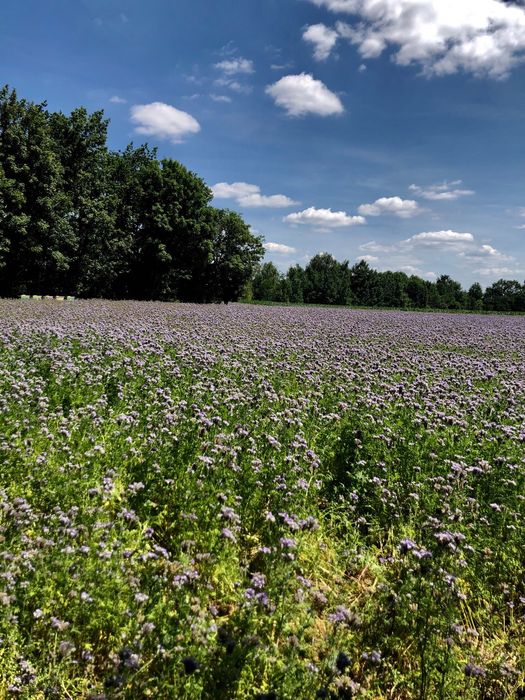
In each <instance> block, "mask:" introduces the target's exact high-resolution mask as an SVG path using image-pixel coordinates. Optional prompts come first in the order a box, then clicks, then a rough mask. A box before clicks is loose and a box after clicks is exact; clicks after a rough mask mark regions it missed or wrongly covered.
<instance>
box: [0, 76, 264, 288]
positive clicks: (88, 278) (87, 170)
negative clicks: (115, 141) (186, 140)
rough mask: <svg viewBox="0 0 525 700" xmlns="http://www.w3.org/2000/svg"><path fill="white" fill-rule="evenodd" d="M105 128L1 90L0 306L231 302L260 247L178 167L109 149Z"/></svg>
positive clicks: (147, 153) (141, 153)
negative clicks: (3, 300)
mask: <svg viewBox="0 0 525 700" xmlns="http://www.w3.org/2000/svg"><path fill="white" fill-rule="evenodd" d="M107 128H108V120H106V119H104V114H103V112H102V111H98V112H94V113H93V114H88V112H87V111H86V110H85V109H84V108H79V109H75V110H74V111H73V112H72V113H71V115H69V116H66V115H64V114H62V113H60V112H58V113H57V112H50V111H48V110H47V108H46V104H45V103H44V104H34V103H31V102H27V101H26V100H23V99H19V98H18V97H17V95H16V92H15V91H14V90H10V89H9V87H8V86H6V87H4V88H3V89H0V296H4V297H5V296H19V295H21V294H46V295H65V294H67V295H75V296H80V297H105V298H110V299H111V298H119V299H123V298H134V299H179V300H183V301H230V300H233V299H237V298H238V296H239V294H240V293H241V291H242V290H243V289H244V287H245V285H246V283H247V282H248V281H249V280H250V278H251V277H252V274H253V271H254V268H255V266H256V264H257V263H258V262H259V261H260V260H261V258H262V256H263V254H264V248H263V246H262V241H261V239H260V238H259V237H256V236H254V235H252V234H251V232H250V229H249V227H248V226H247V225H246V224H245V222H244V221H243V219H242V218H241V217H240V216H239V214H236V213H235V212H231V211H228V210H224V209H217V208H214V207H212V206H210V202H211V199H212V192H211V190H210V189H209V188H208V187H207V186H206V184H205V183H204V182H203V180H201V179H200V178H199V177H197V176H196V175H195V174H194V173H191V172H189V171H188V170H187V169H186V168H185V167H184V166H182V165H181V164H180V163H178V162H176V161H174V160H170V159H164V160H161V161H159V160H158V159H157V154H156V151H155V150H154V149H150V148H148V146H139V147H138V148H134V147H133V145H129V146H128V147H127V148H126V150H125V151H124V152H112V151H110V150H108V148H107V145H106V139H107Z"/></svg>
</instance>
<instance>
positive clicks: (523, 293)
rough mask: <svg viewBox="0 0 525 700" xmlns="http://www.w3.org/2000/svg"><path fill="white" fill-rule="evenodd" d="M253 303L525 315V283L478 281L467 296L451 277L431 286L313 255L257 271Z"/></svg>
mask: <svg viewBox="0 0 525 700" xmlns="http://www.w3.org/2000/svg"><path fill="white" fill-rule="evenodd" d="M251 294H252V297H253V299H254V300H265V301H282V302H299V303H302V302H305V303H314V304H340V305H346V304H352V305H354V306H371V307H374V306H376V307H390V308H402V309H405V308H415V309H426V308H429V309H452V310H453V309H458V310H459V309H467V310H472V311H481V310H486V311H525V284H523V285H522V284H520V283H519V282H517V281H516V280H498V281H497V282H494V284H492V285H490V286H489V287H487V289H486V290H485V292H483V290H482V288H481V285H480V284H479V283H478V282H475V283H474V284H473V285H472V286H471V287H470V289H469V290H468V291H464V290H463V289H462V287H461V284H460V283H459V282H457V281H456V280H453V279H452V278H451V277H449V276H448V275H441V276H440V277H438V279H437V280H436V281H435V282H433V281H431V280H425V279H422V278H421V277H417V276H416V275H410V276H408V275H407V274H406V273H404V272H390V271H386V272H378V271H377V270H373V269H372V268H371V267H370V265H369V264H368V263H367V262H366V261H365V260H360V261H359V262H357V263H355V265H353V266H352V267H349V263H348V261H344V262H342V263H340V262H338V261H337V260H335V258H334V257H332V256H331V255H330V254H328V253H322V254H319V255H315V256H314V257H313V258H312V259H311V260H310V261H309V263H308V264H307V265H306V267H305V268H304V269H303V268H302V267H300V266H299V265H294V266H293V267H290V268H289V269H288V271H287V272H286V273H284V274H282V273H280V272H279V271H278V270H277V268H276V267H275V265H274V264H273V263H264V265H261V266H259V267H258V268H257V271H256V273H255V276H254V278H253V282H252V288H251Z"/></svg>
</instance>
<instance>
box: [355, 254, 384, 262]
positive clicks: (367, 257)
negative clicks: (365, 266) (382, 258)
mask: <svg viewBox="0 0 525 700" xmlns="http://www.w3.org/2000/svg"><path fill="white" fill-rule="evenodd" d="M357 259H358V260H364V261H365V262H367V263H371V262H377V261H378V260H379V258H378V257H377V255H360V256H359V257H358V258H357Z"/></svg>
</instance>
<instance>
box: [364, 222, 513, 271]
mask: <svg viewBox="0 0 525 700" xmlns="http://www.w3.org/2000/svg"><path fill="white" fill-rule="evenodd" d="M359 250H361V251H362V252H363V253H366V254H373V253H384V254H389V255H390V256H394V257H396V256H400V255H401V256H403V257H405V258H406V256H407V254H408V255H409V256H410V257H411V258H413V260H411V261H410V263H411V264H413V263H414V260H415V258H414V257H413V256H414V253H417V254H418V255H420V254H423V253H424V252H425V251H426V252H427V254H431V255H432V256H433V257H435V256H436V255H443V256H451V255H452V256H456V257H457V258H458V259H460V260H463V261H465V262H469V263H476V264H478V265H480V264H481V265H483V266H485V265H490V266H491V267H492V266H493V265H494V264H495V263H497V262H503V261H511V260H514V258H513V257H512V256H509V255H506V254H504V253H502V252H501V251H499V250H497V249H496V248H494V247H493V246H491V245H488V244H487V243H483V244H479V243H478V242H477V241H476V238H475V236H473V234H472V233H468V232H459V231H450V230H447V231H422V232H421V233H416V234H415V235H414V236H410V238H405V239H404V240H401V241H395V242H394V243H389V244H384V243H377V242H376V241H369V242H368V243H364V244H362V245H360V246H359ZM421 262H422V261H421V260H418V261H416V263H415V264H417V263H421ZM401 269H403V268H401Z"/></svg>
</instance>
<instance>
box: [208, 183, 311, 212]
mask: <svg viewBox="0 0 525 700" xmlns="http://www.w3.org/2000/svg"><path fill="white" fill-rule="evenodd" d="M211 190H212V192H213V196H214V197H215V198H216V199H234V200H235V201H236V202H237V204H239V206H241V207H268V208H274V209H280V208H283V207H291V206H293V205H294V204H298V202H296V201H295V200H293V199H290V197H287V196H286V195H284V194H272V195H263V194H261V188H260V187H259V186H258V185H251V184H249V183H248V182H232V183H228V182H218V183H217V184H216V185H213V187H212V188H211Z"/></svg>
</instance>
